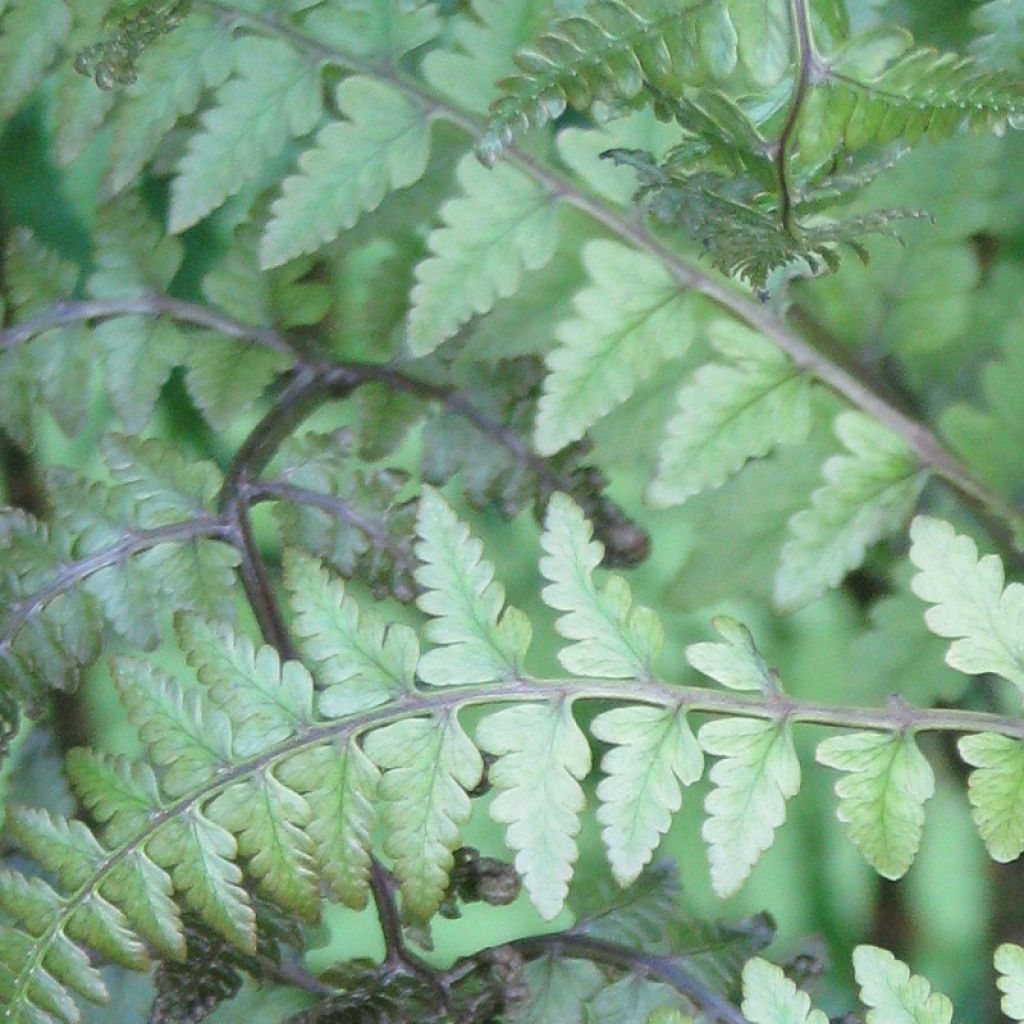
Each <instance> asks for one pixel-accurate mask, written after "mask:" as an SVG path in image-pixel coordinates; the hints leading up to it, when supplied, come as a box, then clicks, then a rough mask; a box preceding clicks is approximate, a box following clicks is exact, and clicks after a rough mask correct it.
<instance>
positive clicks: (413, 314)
mask: <svg viewBox="0 0 1024 1024" xmlns="http://www.w3.org/2000/svg"><path fill="white" fill-rule="evenodd" d="M456 175H457V177H458V181H459V185H460V187H461V189H462V192H461V194H460V195H459V196H457V197H456V198H454V199H449V200H448V201H447V202H446V203H444V205H443V206H442V207H441V221H442V226H441V227H439V228H436V229H435V230H434V231H433V232H431V235H430V239H429V242H428V246H429V249H430V253H431V255H430V256H429V257H428V258H427V259H426V260H424V261H423V262H422V263H420V265H419V266H418V267H417V268H416V285H415V287H414V288H413V292H412V309H411V310H410V313H409V334H408V345H409V350H410V352H412V354H413V355H416V356H423V355H427V354H428V353H429V352H433V350H434V349H435V348H437V347H438V346H439V345H440V344H441V343H442V342H443V341H445V340H446V339H447V338H450V337H451V336H452V335H454V334H455V333H456V332H457V331H458V329H459V328H460V327H461V326H462V325H463V324H465V323H466V322H467V321H469V320H470V319H471V318H472V317H473V316H478V315H480V314H483V313H487V312H489V311H490V310H491V309H493V308H494V304H495V302H497V300H498V299H499V298H505V297H508V296H509V295H513V294H514V293H515V291H516V289H518V287H519V284H520V282H521V281H522V276H523V271H525V270H537V269H539V268H540V267H543V266H544V265H545V264H547V263H548V262H549V261H550V260H551V258H552V256H554V254H555V247H556V245H557V242H558V219H557V210H556V208H555V200H554V198H553V197H552V196H551V194H550V193H549V192H547V191H546V190H545V189H543V188H541V186H540V185H538V184H537V183H536V182H535V181H533V180H532V179H530V178H528V177H527V176H526V175H525V174H524V173H523V172H522V171H519V170H516V169H515V168H513V167H508V166H502V167H498V168H495V169H494V170H492V171H488V170H486V169H485V168H483V167H481V166H480V164H479V163H478V162H477V161H476V160H475V159H474V158H473V156H472V154H468V155H467V156H465V157H464V158H463V159H462V160H461V161H460V163H459V165H458V167H457V169H456Z"/></svg>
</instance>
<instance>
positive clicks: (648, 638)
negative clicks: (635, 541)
mask: <svg viewBox="0 0 1024 1024" xmlns="http://www.w3.org/2000/svg"><path fill="white" fill-rule="evenodd" d="M593 533H594V529H593V524H592V523H591V522H590V520H589V519H587V517H586V516H585V515H584V514H583V512H582V510H581V509H580V507H579V506H578V505H577V504H576V503H575V502H574V501H573V500H572V498H570V497H569V496H568V495H565V494H561V493H558V494H555V495H553V496H552V498H551V501H550V502H549V504H548V512H547V516H546V518H545V521H544V533H543V535H542V536H541V546H542V547H543V548H544V551H545V554H544V556H543V557H542V558H541V560H540V571H541V574H542V575H543V576H544V578H545V579H546V580H548V581H549V583H548V585H547V586H546V587H544V589H543V590H542V591H541V596H542V597H543V599H544V602H545V604H547V605H548V606H549V607H551V608H554V609H555V611H558V612H562V613H563V614H562V615H560V616H559V618H558V622H557V623H556V627H555V628H556V629H557V630H558V632H559V633H560V634H561V635H562V636H564V637H566V638H567V639H569V640H572V641H574V643H572V644H570V645H569V646H568V647H564V648H563V649H562V650H561V651H559V653H558V659H559V661H561V663H562V664H563V665H564V666H565V668H566V669H567V670H568V671H569V672H572V673H574V674H577V675H581V676H587V675H594V676H601V677H604V678H610V679H649V678H650V677H651V669H652V664H653V661H654V659H655V657H657V654H658V652H659V651H660V650H661V646H662V643H663V642H664V636H665V634H664V629H663V627H662V625H661V620H660V619H659V618H658V616H657V615H656V614H655V613H654V612H653V611H651V610H650V609H649V608H644V607H643V606H637V607H636V608H633V599H632V594H631V592H630V589H629V584H628V583H626V581H625V580H624V579H623V578H622V577H621V576H612V577H611V579H609V580H608V582H607V583H606V584H605V586H604V587H603V588H602V589H598V587H597V586H596V584H595V583H594V579H593V572H594V570H595V569H596V568H597V567H598V566H599V565H600V564H601V559H602V557H603V556H604V547H603V546H602V544H601V543H600V542H599V541H596V540H594V539H593Z"/></svg>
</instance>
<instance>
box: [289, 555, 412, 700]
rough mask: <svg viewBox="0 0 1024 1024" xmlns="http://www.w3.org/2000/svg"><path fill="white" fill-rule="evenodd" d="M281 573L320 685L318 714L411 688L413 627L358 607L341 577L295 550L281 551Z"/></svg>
mask: <svg viewBox="0 0 1024 1024" xmlns="http://www.w3.org/2000/svg"><path fill="white" fill-rule="evenodd" d="M284 571H285V585H286V586H287V588H288V591H289V593H290V594H291V607H292V611H293V612H294V613H295V619H294V622H293V624H292V628H293V630H294V632H295V635H296V637H297V638H298V640H299V643H300V647H301V650H302V653H303V655H304V657H305V659H306V660H307V662H308V663H309V664H310V665H311V666H312V668H313V671H314V673H315V675H316V678H317V681H318V682H319V683H320V684H321V685H322V686H323V687H324V689H323V690H322V691H321V692H320V693H319V695H318V700H317V707H318V709H319V711H320V713H321V714H322V715H326V716H328V717H330V718H337V717H341V716H343V715H350V714H355V713H357V712H359V711H364V710H366V709H367V708H372V707H377V706H378V705H379V704H384V703H386V702H387V701H389V700H393V699H395V698H397V697H399V696H401V695H402V694H403V693H408V692H410V691H411V690H412V689H413V688H414V686H415V678H416V663H417V661H418V660H419V641H418V640H417V637H416V634H415V633H414V632H413V630H412V629H410V628H409V627H408V626H402V625H390V626H389V625H387V624H386V623H385V622H384V619H383V618H382V617H381V616H380V615H378V614H377V613H376V612H375V611H374V610H373V609H372V608H367V609H360V607H359V605H358V603H357V602H356V600H355V598H353V597H352V596H351V595H350V594H348V593H346V591H345V585H344V583H342V581H341V580H340V579H338V578H337V577H334V576H332V575H331V574H330V573H328V571H327V570H326V569H325V568H324V566H323V563H322V562H320V561H319V560H318V559H316V558H313V557H311V556H310V555H307V554H305V553H304V552H302V551H300V550H298V549H296V548H290V549H289V550H288V551H287V552H286V553H285V561H284Z"/></svg>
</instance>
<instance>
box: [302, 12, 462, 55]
mask: <svg viewBox="0 0 1024 1024" xmlns="http://www.w3.org/2000/svg"><path fill="white" fill-rule="evenodd" d="M303 28H304V30H305V32H306V33H307V34H309V35H310V36H312V37H313V38H316V39H324V40H330V42H331V43H332V44H334V45H335V46H338V47H339V48H340V49H341V50H343V51H344V52H346V53H351V54H353V55H355V56H357V57H361V58H363V59H364V60H370V61H371V62H373V63H376V64H378V65H380V66H382V67H384V68H389V69H390V68H392V67H394V66H396V65H397V64H398V63H399V62H400V61H401V59H402V58H403V57H404V56H405V55H406V54H410V53H412V52H413V51H414V50H417V49H418V48H419V47H421V46H425V45H426V44H427V43H429V42H430V41H431V40H432V39H434V38H435V37H436V36H437V35H438V34H439V33H440V32H441V29H442V22H441V18H440V17H439V16H438V10H437V5H436V4H433V3H422V4H420V3H417V4H410V3H407V2H406V0H328V2H327V3H324V4H319V5H318V6H317V7H315V8H314V9H313V10H312V11H311V12H310V14H309V16H308V17H307V18H306V19H305V21H304V23H303Z"/></svg>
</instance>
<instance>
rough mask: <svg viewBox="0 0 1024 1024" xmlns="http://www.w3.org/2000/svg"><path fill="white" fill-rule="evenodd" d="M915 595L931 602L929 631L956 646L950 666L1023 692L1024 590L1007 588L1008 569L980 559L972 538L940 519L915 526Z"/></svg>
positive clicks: (992, 558) (1014, 585)
mask: <svg viewBox="0 0 1024 1024" xmlns="http://www.w3.org/2000/svg"><path fill="white" fill-rule="evenodd" d="M910 537H911V540H912V541H913V543H912V544H911V548H910V560H911V561H912V562H913V563H914V565H916V566H917V568H918V569H919V570H920V571H919V572H918V574H917V575H916V576H915V577H914V579H913V581H912V584H911V585H912V587H913V590H914V593H915V594H916V595H917V596H918V597H919V598H921V600H922V601H927V602H928V603H929V604H930V605H932V607H931V608H929V609H928V610H927V611H926V612H925V616H924V619H925V622H926V623H927V624H928V628H929V629H930V630H931V631H932V632H933V633H936V634H938V635H939V636H942V637H948V638H950V639H952V640H953V643H951V644H950V645H949V650H948V651H947V652H946V661H947V662H949V664H950V665H952V666H953V668H956V669H959V670H960V671H961V672H968V673H970V674H972V675H978V674H980V673H983V672H994V673H996V675H1000V676H1002V677H1003V678H1004V679H1008V680H1009V681H1010V682H1011V683H1014V684H1015V685H1016V686H1017V687H1018V688H1019V689H1021V690H1022V691H1024V584H1020V583H1011V584H1009V586H1007V587H1006V588H1005V589H1004V588H1003V583H1004V579H1005V577H1004V574H1003V563H1002V562H1001V561H1000V559H999V558H998V557H997V556H996V555H985V556H983V557H981V558H979V557H978V548H977V545H975V543H974V541H973V540H971V539H970V537H965V536H963V535H961V534H958V533H957V532H956V531H955V530H954V529H953V527H952V526H951V525H950V524H949V523H947V522H944V521H943V520H941V519H933V518H931V517H928V516H918V517H917V518H916V519H915V520H914V522H913V523H912V524H911V526H910Z"/></svg>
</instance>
